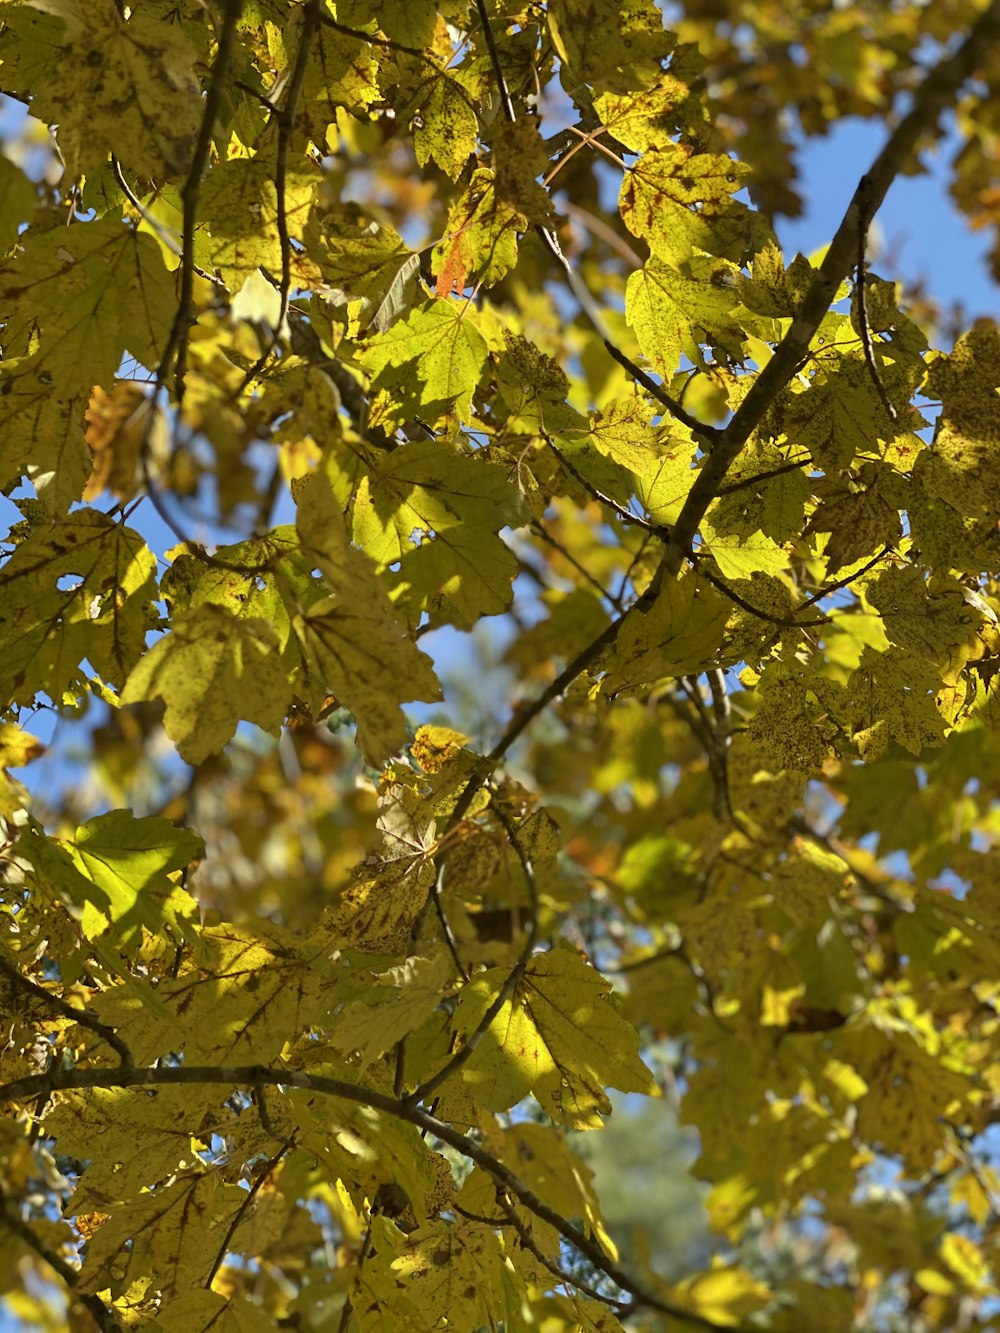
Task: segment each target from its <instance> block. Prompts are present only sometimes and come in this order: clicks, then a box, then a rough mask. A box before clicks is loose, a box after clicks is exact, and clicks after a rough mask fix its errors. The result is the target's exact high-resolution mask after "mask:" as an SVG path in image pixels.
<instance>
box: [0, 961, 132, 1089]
mask: <svg viewBox="0 0 1000 1333" xmlns="http://www.w3.org/2000/svg"><path fill="white" fill-rule="evenodd" d="M0 972H2V973H3V974H4V976H5V977H8V978H9V979H10V980H11V981H12V982H13V983H14V984H15V986H20V988H21V989H22V990H23V991H26V992H27V994H28V995H30V996H32V998H34V999H36V1000H39V1001H40V1002H41V1003H42V1004H45V1005H48V1007H49V1008H50V1009H54V1010H55V1011H56V1013H57V1014H61V1015H62V1017H63V1018H68V1019H70V1020H71V1021H72V1022H74V1023H76V1024H78V1025H79V1026H80V1027H82V1028H86V1029H87V1030H88V1031H89V1032H93V1033H94V1035H95V1036H97V1037H100V1039H101V1041H104V1042H107V1044H108V1045H109V1046H110V1047H111V1049H112V1050H113V1051H114V1052H115V1054H116V1055H117V1056H118V1059H119V1060H120V1061H121V1063H122V1065H123V1066H124V1067H125V1068H130V1067H131V1066H132V1065H133V1064H134V1063H135V1061H134V1060H133V1059H132V1052H131V1051H130V1050H129V1048H128V1047H127V1046H126V1044H125V1042H123V1041H122V1039H121V1037H119V1035H118V1033H117V1032H116V1031H115V1030H114V1028H112V1027H108V1025H107V1024H106V1023H102V1022H101V1020H100V1019H99V1018H95V1017H94V1015H93V1014H91V1013H89V1012H88V1011H87V1010H86V1009H74V1008H73V1006H72V1005H71V1004H67V1003H66V1001H65V1000H64V999H63V998H62V996H60V995H55V994H53V992H52V991H49V990H46V989H45V987H44V986H40V985H39V984H38V982H37V981H33V980H32V979H31V977H26V976H25V975H24V974H23V972H20V971H19V970H18V969H17V968H16V967H15V966H14V965H13V964H12V963H10V962H8V961H7V959H6V958H5V957H4V956H3V954H2V953H0Z"/></svg>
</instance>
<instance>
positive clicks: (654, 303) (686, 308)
mask: <svg viewBox="0 0 1000 1333" xmlns="http://www.w3.org/2000/svg"><path fill="white" fill-rule="evenodd" d="M724 276H726V277H728V274H725V275H724ZM738 305H739V296H738V295H737V294H736V292H735V291H733V290H732V289H731V288H730V286H729V285H727V284H723V285H719V286H716V285H715V284H713V283H712V282H707V281H704V280H701V279H697V278H686V277H684V276H683V275H682V274H681V273H679V272H678V271H677V269H675V268H671V267H670V266H669V265H668V264H665V263H663V262H662V260H659V259H656V258H653V259H649V260H647V261H646V263H645V265H644V266H643V267H642V268H641V269H638V270H637V271H636V272H635V273H633V274H632V275H631V277H630V278H629V280H628V285H627V287H626V289H625V313H626V315H627V316H628V322H629V324H630V325H631V326H632V328H633V329H635V334H636V337H637V338H638V339H639V346H640V347H641V348H642V351H643V355H644V356H646V357H648V358H649V360H650V361H651V362H652V364H653V366H654V367H655V368H656V370H657V371H658V372H659V373H660V374H661V375H663V376H664V377H665V378H669V377H670V376H671V375H673V373H674V371H675V370H676V369H677V367H678V366H679V365H680V362H681V356H682V355H684V356H689V357H690V358H691V359H692V360H695V359H697V357H698V345H699V343H702V342H710V343H713V344H716V345H718V346H721V347H724V348H726V349H727V350H729V351H730V352H732V353H733V354H734V355H736V356H739V355H740V354H741V343H742V339H743V336H744V335H743V332H742V330H741V329H740V327H739V325H738V324H737V323H736V321H735V319H734V318H733V315H732V311H733V310H734V309H735V308H736V306H738Z"/></svg>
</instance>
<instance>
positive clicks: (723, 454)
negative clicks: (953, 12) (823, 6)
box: [660, 4, 1000, 577]
mask: <svg viewBox="0 0 1000 1333" xmlns="http://www.w3.org/2000/svg"><path fill="white" fill-rule="evenodd" d="M998 38H1000V5H997V4H992V5H990V7H989V8H988V9H987V10H986V11H985V12H984V13H983V15H982V17H981V18H980V19H979V20H978V21H977V22H976V23H975V24H974V25H973V27H972V29H971V31H970V32H969V35H968V37H966V39H965V41H964V42H963V43H962V45H961V46H960V47H959V48H958V50H957V51H956V52H955V53H954V55H952V56H949V57H948V58H947V59H946V60H943V61H942V62H941V63H940V64H939V65H938V66H937V67H936V68H935V69H934V70H933V71H932V72H931V73H930V74H929V75H928V76H927V78H926V79H925V80H924V82H923V83H922V84H921V85H920V87H919V88H918V89H917V91H916V93H915V95H914V98H913V106H912V108H911V109H910V111H909V112H908V113H907V115H905V116H904V117H903V119H902V120H901V121H900V123H899V125H898V126H897V127H896V129H895V130H894V131H893V133H892V134H891V135H890V137H889V140H888V142H887V143H886V144H885V147H884V148H883V149H882V151H881V152H880V153H879V154H878V156H877V157H876V159H875V161H874V162H873V163H872V165H871V167H870V169H869V170H868V172H867V173H866V175H864V176H862V178H861V180H860V182H859V183H858V187H857V189H856V190H855V191H854V195H853V197H852V199H851V202H850V204H849V205H848V208H847V212H846V213H845V214H844V217H843V219H842V221H841V223H840V226H839V227H838V228H837V231H836V234H835V235H834V237H833V240H832V242H831V243H830V248H829V249H828V250H827V252H826V256H825V258H824V260H823V262H822V264H821V265H820V268H819V272H818V273H817V274H816V276H815V278H814V279H813V282H812V286H811V287H810V288H809V291H808V292H807V293H806V295H805V298H804V299H803V301H802V304H801V306H800V307H799V309H798V311H797V313H796V316H795V318H794V320H793V321H792V325H791V327H790V328H789V330H788V332H787V333H786V334H785V337H784V338H783V339H782V341H781V342H780V343H779V345H778V347H777V348H776V350H775V353H774V355H773V356H772V357H771V360H770V361H768V363H767V365H766V366H765V367H764V369H763V370H762V371H761V372H760V374H759V375H758V376H757V378H756V380H755V381H754V383H753V385H752V386H751V388H750V391H749V393H748V394H747V396H746V398H744V400H743V402H742V403H741V404H740V406H739V408H738V409H737V411H736V413H735V415H734V416H733V418H732V420H731V421H730V422H729V424H728V425H727V426H726V427H724V429H723V430H722V431H721V432H720V433H719V435H718V437H717V439H716V441H715V445H714V447H713V449H712V451H711V453H710V454H709V455H708V457H707V458H706V459H705V462H704V464H703V465H702V468H701V471H700V472H699V473H698V476H697V478H696V480H695V483H694V485H693V486H692V487H691V490H690V491H689V493H688V496H687V499H686V500H685V502H684V507H683V508H682V509H681V512H680V515H679V516H678V519H677V522H676V524H675V525H674V529H673V533H672V535H671V539H670V542H669V544H668V546H667V549H666V551H665V552H664V558H663V564H662V566H661V570H660V576H661V577H662V576H663V575H665V574H676V573H677V571H678V570H679V569H680V567H681V564H682V563H683V561H684V560H685V558H686V557H687V553H688V551H689V549H690V546H691V542H692V540H693V539H694V535H695V533H696V532H697V531H698V528H699V526H700V525H701V520H702V519H703V518H704V516H705V511H706V510H707V509H708V506H709V505H710V504H711V503H712V501H713V500H714V499H715V498H716V496H717V495H718V494H719V488H720V486H721V485H722V481H723V479H724V477H725V475H726V473H727V472H728V471H729V468H730V467H731V465H732V463H733V462H734V460H735V459H736V456H737V454H739V452H740V450H741V449H742V448H743V446H744V444H745V443H746V442H747V440H748V439H749V438H750V435H751V433H752V432H753V431H754V429H755V428H756V427H757V426H758V425H759V423H760V421H761V419H762V418H763V416H764V413H765V412H766V411H767V410H768V409H769V408H770V407H771V406H772V405H773V403H774V402H775V401H776V399H777V397H778V394H779V393H780V392H781V391H782V389H784V387H785V386H786V385H787V384H788V382H789V380H790V379H791V378H792V376H793V375H794V374H795V370H796V367H797V366H798V364H799V363H800V361H801V360H802V358H803V357H804V356H805V355H806V353H807V352H808V350H809V344H810V342H811V341H812V339H813V337H814V335H815V333H816V330H817V329H818V328H819V326H820V323H821V322H822V320H823V317H824V316H825V315H826V313H827V311H828V310H829V308H830V306H831V304H832V303H833V300H834V298H835V296H836V294H837V288H838V287H839V286H840V284H841V282H842V281H843V280H844V278H845V277H847V275H848V274H849V273H850V271H851V269H852V267H853V265H854V263H855V259H856V255H857V243H858V239H857V238H858V228H859V225H860V221H861V218H862V216H863V215H866V216H867V217H868V218H869V220H870V219H871V218H873V217H874V216H875V214H876V213H877V212H878V210H879V208H880V207H881V205H882V201H883V200H884V199H885V196H886V194H887V192H888V190H889V187H890V185H892V183H893V181H894V180H895V178H896V176H897V175H898V174H899V172H900V171H901V170H902V168H903V167H904V166H905V165H906V162H907V160H908V158H909V157H910V155H911V154H912V152H913V150H914V148H915V147H916V145H917V142H918V141H919V139H920V136H921V135H922V134H923V133H924V132H925V131H926V130H927V129H928V128H930V127H931V126H932V125H934V124H935V122H936V120H937V117H938V116H939V115H940V113H941V111H943V110H944V108H945V107H946V106H947V105H948V103H949V102H950V101H951V99H952V98H953V97H954V94H955V93H956V92H957V90H958V89H959V88H960V87H961V86H962V84H963V83H964V82H965V80H966V79H967V78H968V77H969V75H970V74H971V73H972V71H973V70H974V69H975V68H976V65H977V64H978V63H980V62H981V61H982V59H983V56H984V53H985V52H986V51H987V50H988V49H989V47H990V46H992V45H993V44H994V43H995V42H996V41H997V39H998Z"/></svg>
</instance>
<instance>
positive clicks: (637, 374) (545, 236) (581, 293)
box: [476, 0, 719, 442]
mask: <svg viewBox="0 0 1000 1333" xmlns="http://www.w3.org/2000/svg"><path fill="white" fill-rule="evenodd" d="M476 11H477V13H478V14H479V21H480V24H481V26H482V30H483V36H484V37H485V39H486V49H487V51H488V52H489V57H490V64H491V65H492V67H493V77H494V78H495V79H496V81H497V87H498V88H499V91H500V104H501V106H502V107H503V113H504V116H505V118H506V120H507V122H508V124H510V125H513V124H514V122H515V121H516V120H517V112H516V111H515V109H514V102H513V99H512V98H511V95H510V89H509V88H508V87H507V80H506V79H505V78H504V73H503V67H502V66H501V64H500V54H499V52H498V51H497V46H496V42H495V40H494V38H493V30H492V28H491V27H490V20H489V14H488V13H487V10H486V4H485V0H476ZM575 132H576V133H577V134H580V133H581V131H579V130H576V131H575ZM584 137H586V136H584ZM535 231H536V233H537V234H538V236H539V238H540V239H541V241H542V243H543V245H544V246H545V247H546V249H547V250H548V251H549V253H550V254H551V255H552V257H553V259H555V260H556V262H557V263H558V264H559V265H560V266H561V267H562V269H563V271H564V272H565V274H566V281H567V282H568V283H569V287H570V291H571V292H572V293H573V296H574V298H575V299H576V302H577V304H578V305H579V307H580V309H581V310H582V311H583V313H584V314H585V315H586V317H587V319H589V320H590V323H591V324H592V325H593V327H594V329H595V331H596V332H597V335H598V337H600V339H601V340H602V342H603V343H604V346H605V348H606V350H607V352H608V353H609V355H610V356H612V357H613V358H614V359H615V360H616V361H617V362H618V364H619V365H620V366H622V367H623V368H624V369H625V370H627V371H628V372H629V374H630V375H632V376H633V377H634V378H635V379H636V380H637V381H638V382H639V383H640V384H641V385H642V386H643V388H644V389H646V390H647V391H648V392H649V393H651V394H652V395H653V396H654V398H656V399H657V400H658V401H659V402H660V403H662V404H663V406H664V407H665V408H666V409H667V411H668V412H670V414H671V415H672V416H674V417H676V418H677V420H678V421H680V422H682V423H683V424H684V425H685V426H687V427H688V429H689V430H691V431H692V432H694V433H696V434H698V435H700V436H701V437H702V438H703V439H705V440H708V441H709V442H711V441H712V440H714V439H715V437H716V436H717V435H718V434H719V432H718V431H717V430H716V429H715V427H714V426H706V425H704V424H703V423H702V422H700V421H699V420H698V419H697V418H696V417H693V416H691V414H690V413H689V412H686V411H685V410H684V408H683V407H681V405H680V403H679V402H678V401H677V399H676V398H674V397H673V396H672V395H671V394H670V393H668V392H667V390H666V389H664V388H663V386H662V385H659V384H657V383H656V381H655V380H654V379H651V378H650V376H649V375H647V374H646V372H645V371H644V370H641V369H640V368H639V367H638V366H637V365H636V364H635V362H634V361H633V360H632V359H631V358H630V357H628V356H626V355H625V353H624V352H623V351H622V350H621V349H620V348H619V347H617V346H616V345H615V343H614V342H613V341H612V339H611V336H610V334H609V332H608V328H607V325H606V324H605V322H604V312H603V311H602V310H601V308H600V306H599V305H598V304H597V302H596V301H595V300H594V298H593V296H591V294H590V289H589V287H588V286H587V284H586V283H585V282H584V281H583V279H582V278H581V277H580V276H579V274H578V273H577V272H576V270H575V269H574V267H573V265H572V264H571V263H570V261H569V260H568V259H567V258H566V256H565V254H563V250H562V246H561V245H560V244H559V240H558V238H557V236H556V234H555V232H554V231H551V230H550V229H549V228H548V227H544V226H542V224H541V223H537V224H536V225H535Z"/></svg>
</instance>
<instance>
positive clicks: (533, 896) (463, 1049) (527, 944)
mask: <svg viewBox="0 0 1000 1333" xmlns="http://www.w3.org/2000/svg"><path fill="white" fill-rule="evenodd" d="M490 810H491V811H492V813H493V814H495V815H496V817H497V819H498V820H499V821H500V823H501V824H502V825H503V827H504V831H505V832H506V834H507V838H508V840H509V842H510V845H511V846H512V847H513V848H514V851H515V853H516V855H517V859H518V860H519V861H520V862H521V869H522V871H523V873H524V879H525V883H526V884H527V886H528V896H529V898H530V900H531V924H530V925H529V927H528V929H527V930H526V931H525V937H524V943H523V945H522V946H521V953H520V955H519V957H518V960H517V962H516V963H515V964H514V966H513V967H512V968H511V970H510V972H509V973H508V974H507V976H506V977H505V978H504V982H503V985H502V986H501V987H500V989H499V991H498V992H497V994H496V996H495V998H494V999H493V1002H492V1003H491V1004H490V1005H489V1007H488V1008H487V1010H486V1012H485V1013H484V1014H483V1015H482V1017H481V1018H480V1020H479V1022H478V1023H477V1024H476V1026H475V1029H474V1030H473V1031H472V1032H471V1033H470V1034H469V1036H468V1037H467V1038H466V1040H465V1042H464V1043H463V1045H462V1046H460V1047H459V1048H458V1050H457V1051H454V1052H453V1053H452V1055H451V1056H450V1057H449V1058H448V1060H447V1061H446V1062H445V1063H444V1064H443V1065H442V1066H441V1068H440V1069H439V1070H438V1071H437V1073H436V1074H433V1075H432V1076H431V1077H430V1078H429V1079H427V1080H426V1081H425V1082H423V1083H421V1084H420V1086H419V1087H417V1088H414V1090H413V1091H412V1092H411V1093H410V1095H409V1097H407V1099H406V1100H407V1101H409V1102H412V1103H414V1104H416V1103H418V1102H426V1101H427V1100H428V1099H429V1098H430V1097H431V1096H433V1094H434V1093H435V1092H436V1091H437V1090H438V1088H440V1087H441V1085H442V1084H443V1083H446V1082H447V1081H448V1079H450V1078H451V1076H452V1074H454V1073H455V1072H456V1071H457V1070H459V1069H461V1067H462V1066H463V1065H464V1064H465V1062H466V1061H467V1060H468V1059H469V1058H470V1057H471V1056H472V1054H473V1052H474V1051H475V1049H476V1047H477V1046H478V1045H479V1043H480V1042H481V1041H482V1039H483V1037H484V1036H485V1035H486V1033H487V1032H488V1030H489V1028H490V1027H491V1026H492V1023H493V1020H494V1019H495V1018H496V1017H497V1015H498V1014H499V1013H500V1010H501V1009H502V1008H503V1007H504V1005H505V1004H506V1003H507V1001H508V1000H509V999H510V997H511V996H512V995H513V993H514V990H515V989H516V987H517V985H518V983H519V982H520V980H521V978H522V977H523V976H524V972H525V969H526V968H527V966H528V962H529V960H530V958H531V955H532V954H533V953H534V951H535V941H536V939H537V937H538V885H537V883H536V881H535V869H534V866H533V865H532V864H531V859H530V857H529V856H528V855H527V853H526V852H525V850H524V848H523V847H522V846H521V842H520V840H519V838H518V836H517V830H516V829H515V828H514V825H513V824H512V822H511V819H510V816H509V815H508V814H507V811H506V810H504V809H503V807H502V806H501V805H500V804H499V803H498V802H497V801H496V800H494V801H493V802H492V803H491V805H490Z"/></svg>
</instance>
